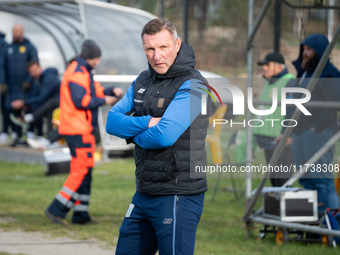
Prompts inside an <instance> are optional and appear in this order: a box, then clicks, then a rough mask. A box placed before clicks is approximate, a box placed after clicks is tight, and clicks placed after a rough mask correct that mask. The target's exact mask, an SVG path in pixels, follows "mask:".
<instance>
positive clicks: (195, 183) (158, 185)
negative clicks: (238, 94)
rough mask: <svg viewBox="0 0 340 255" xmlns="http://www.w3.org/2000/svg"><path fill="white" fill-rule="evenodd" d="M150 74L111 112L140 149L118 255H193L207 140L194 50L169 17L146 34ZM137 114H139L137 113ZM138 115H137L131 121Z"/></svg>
mask: <svg viewBox="0 0 340 255" xmlns="http://www.w3.org/2000/svg"><path fill="white" fill-rule="evenodd" d="M141 36H142V42H143V49H144V52H145V55H146V58H147V60H148V63H149V70H146V71H144V72H142V73H141V74H140V75H139V76H138V77H137V79H136V80H135V81H134V82H133V83H132V85H131V87H130V88H129V89H128V91H127V94H126V95H125V96H124V97H123V98H122V100H121V101H120V102H118V103H117V104H116V105H115V106H114V107H113V108H112V109H111V110H110V112H109V114H108V117H107V124H106V131H107V132H108V133H109V134H111V135H115V136H118V137H121V138H124V139H127V140H128V142H133V143H135V151H134V156H135V164H136V173H135V175H136V193H135V195H134V197H133V198H132V202H131V204H130V206H129V209H128V211H127V213H126V215H125V218H124V221H123V223H122V226H121V228H120V233H119V238H118V243H117V249H116V254H117V255H120V254H155V253H156V251H157V250H159V254H161V255H162V254H175V253H176V254H194V247H195V236H196V228H197V225H198V222H199V220H200V217H201V214H202V211H203V202H204V194H205V192H206V191H207V181H206V177H205V174H204V173H203V174H202V173H198V174H195V172H194V171H193V167H194V166H206V163H207V162H206V151H205V138H206V134H207V127H208V125H209V117H208V116H207V115H202V114H201V113H200V110H201V95H202V94H201V93H203V92H202V91H201V92H200V93H199V94H198V95H197V97H196V96H192V97H191V96H190V95H192V94H191V93H193V94H195V93H194V92H192V91H195V92H198V91H199V89H198V86H199V84H202V83H207V81H206V80H205V79H204V78H203V76H202V75H201V74H200V72H199V71H197V70H196V69H194V66H195V56H194V52H193V50H192V48H191V47H190V46H189V45H187V44H185V43H184V42H182V41H181V39H180V38H178V37H177V32H176V29H175V27H174V26H173V25H172V24H171V23H170V22H169V21H167V20H166V19H163V18H159V19H154V20H151V21H149V22H148V23H147V24H146V25H145V26H144V28H143V31H142V33H141ZM131 112H132V113H131ZM131 115H133V116H131Z"/></svg>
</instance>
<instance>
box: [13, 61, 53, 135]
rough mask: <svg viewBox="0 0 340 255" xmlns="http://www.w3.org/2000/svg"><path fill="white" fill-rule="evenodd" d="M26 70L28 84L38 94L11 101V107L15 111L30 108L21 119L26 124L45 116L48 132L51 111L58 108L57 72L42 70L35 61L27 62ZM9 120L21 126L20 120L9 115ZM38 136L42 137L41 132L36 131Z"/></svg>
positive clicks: (50, 125)
mask: <svg viewBox="0 0 340 255" xmlns="http://www.w3.org/2000/svg"><path fill="white" fill-rule="evenodd" d="M27 69H28V72H29V74H30V76H31V79H30V80H29V82H30V84H34V85H35V86H36V87H37V88H38V89H37V90H38V92H37V93H36V95H34V96H32V97H29V98H27V99H25V100H22V99H17V100H14V101H12V102H11V106H12V108H13V109H15V110H20V109H22V108H23V107H24V106H26V107H30V111H31V112H32V113H28V114H26V115H25V116H24V118H23V121H24V122H26V123H32V122H36V121H39V120H41V118H42V117H43V116H46V117H47V120H48V128H47V131H50V130H51V129H52V124H51V120H52V113H53V110H54V109H56V108H58V107H59V93H60V79H59V76H58V71H57V69H55V68H47V69H45V70H43V69H42V68H41V66H40V65H39V63H38V62H36V61H31V62H29V63H28V65H27ZM11 120H12V121H13V122H14V123H15V124H17V125H22V119H20V118H17V117H15V116H14V114H11ZM38 136H42V130H39V129H38Z"/></svg>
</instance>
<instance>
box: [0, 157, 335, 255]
mask: <svg viewBox="0 0 340 255" xmlns="http://www.w3.org/2000/svg"><path fill="white" fill-rule="evenodd" d="M0 166H1V167H0V168H1V170H0V217H11V218H13V219H14V221H11V222H8V223H0V228H2V229H4V230H14V229H22V230H23V231H41V232H45V233H50V234H52V235H54V236H69V237H73V238H76V239H93V238H96V239H100V240H103V241H105V242H106V243H107V244H108V245H115V244H116V242H117V238H118V232H119V227H120V225H121V223H122V220H123V217H124V215H125V213H126V210H127V208H128V206H129V204H130V202H131V198H132V196H133V194H134V192H135V184H134V162H133V159H132V158H128V159H124V160H123V159H118V160H116V161H114V162H111V163H105V164H102V165H98V166H96V167H95V168H94V172H93V182H92V195H91V206H90V214H91V215H92V217H93V218H94V219H96V220H98V221H100V224H99V225H95V226H74V225H70V226H68V227H67V228H65V227H62V226H58V225H54V224H51V222H50V221H49V220H48V219H47V218H46V216H45V215H44V213H43V211H44V209H45V208H46V207H47V206H48V205H49V203H50V202H51V201H52V199H53V198H54V196H55V195H56V194H57V193H58V191H59V190H60V188H61V187H62V185H63V183H64V181H65V179H66V177H67V175H57V176H51V177H46V176H45V175H44V172H43V167H42V166H40V165H30V164H18V163H8V162H1V161H0ZM220 181H221V182H220V185H219V190H218V192H217V196H216V198H215V201H214V202H211V196H212V191H213V187H214V185H215V182H216V179H214V178H208V183H209V188H210V189H209V191H208V192H207V193H206V200H205V205H204V212H203V215H202V218H201V222H200V224H199V225H198V229H197V238H196V252H195V254H202V255H210V254H218V255H219V254H261V255H265V254H287V255H288V254H289V255H292V254H308V255H313V254H323V255H324V254H334V252H336V251H335V250H334V249H330V248H326V247H322V246H321V245H320V244H307V245H305V244H303V243H288V244H286V245H283V246H277V245H276V244H275V239H274V235H273V234H268V235H267V237H266V238H265V239H264V240H263V241H255V236H256V235H257V234H258V231H259V228H260V227H261V225H256V226H255V227H256V229H255V230H253V231H252V232H251V236H250V237H249V238H247V237H246V231H245V229H244V224H243V222H242V220H241V218H242V215H243V213H244V199H241V201H236V200H235V198H234V195H233V193H230V192H225V191H223V190H222V188H223V187H226V186H231V180H230V179H229V178H222V179H221V180H220ZM258 181H259V180H257V179H253V186H254V187H255V186H256V185H257V184H258ZM236 183H237V185H238V187H242V185H243V183H244V181H243V179H236ZM260 204H261V202H260V201H259V202H258V205H257V207H259V206H260ZM70 216H71V215H68V218H67V220H68V221H69V222H70ZM337 249H339V248H337ZM0 254H1V255H3V254H6V253H0Z"/></svg>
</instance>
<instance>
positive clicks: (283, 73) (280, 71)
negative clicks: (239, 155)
mask: <svg viewBox="0 0 340 255" xmlns="http://www.w3.org/2000/svg"><path fill="white" fill-rule="evenodd" d="M257 63H258V65H260V66H262V69H263V77H264V78H265V79H266V83H265V85H264V87H263V89H262V91H261V95H260V98H259V100H261V101H272V100H273V88H277V96H278V98H281V88H284V87H286V86H287V84H288V83H289V82H291V81H293V79H294V78H295V77H294V75H292V74H291V73H288V70H287V68H286V66H285V61H284V58H283V56H282V55H281V54H280V53H279V52H271V53H268V54H267V55H266V57H265V59H264V60H262V61H259V62H257ZM260 108H263V109H269V108H270V106H264V105H261V106H260ZM261 117H262V118H263V117H264V116H257V118H258V119H261ZM265 119H275V120H278V121H275V122H273V123H272V122H269V121H264V125H263V126H261V127H254V128H253V134H254V135H255V137H256V141H257V143H258V145H259V146H260V147H261V148H262V149H264V152H265V157H266V161H267V164H268V163H269V161H270V159H271V157H272V156H273V153H274V151H275V148H276V142H275V139H276V137H278V136H279V135H280V134H281V129H282V126H281V121H282V120H283V119H284V116H282V115H281V107H280V106H278V107H277V108H276V110H275V111H274V112H273V113H272V114H270V115H266V116H265ZM290 145H291V138H290V139H289V140H288V142H287V144H286V146H285V148H284V149H283V151H282V153H281V155H280V157H279V159H278V160H277V162H276V165H278V166H280V165H282V166H288V168H289V167H290V166H291V165H292V164H294V160H293V154H292V150H291V146H290ZM290 175H291V173H289V172H287V173H285V172H282V173H281V172H277V173H276V172H274V173H272V174H271V178H270V180H271V183H272V186H273V187H281V186H282V185H283V184H284V183H285V182H286V181H287V180H288V179H289V177H290Z"/></svg>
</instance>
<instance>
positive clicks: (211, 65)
mask: <svg viewBox="0 0 340 255" xmlns="http://www.w3.org/2000/svg"><path fill="white" fill-rule="evenodd" d="M107 1H108V2H112V3H116V4H119V5H124V6H130V7H134V8H139V9H143V10H145V11H147V12H150V13H152V14H154V15H156V16H159V17H161V16H164V17H165V18H167V19H168V20H170V21H171V22H172V23H173V24H174V25H175V26H176V28H177V30H178V33H179V35H180V36H181V37H182V38H183V16H184V3H185V1H183V0H114V1H113V0H112V1H110V0H107ZM315 1H316V0H288V2H289V3H291V4H295V5H313V4H315ZM317 1H319V2H320V1H321V2H322V3H323V4H324V5H326V4H329V3H328V2H329V0H317ZM264 2H265V0H255V1H254V19H255V18H256V17H257V15H258V13H259V11H260V10H261V7H262V5H263V4H264ZM275 2H276V0H272V4H271V6H270V7H269V10H268V12H267V14H266V16H265V18H264V20H263V21H262V23H261V26H260V29H259V31H258V32H257V34H256V36H255V40H254V44H253V47H254V62H255V63H256V62H257V61H258V60H259V59H261V58H263V57H264V56H265V55H266V53H267V52H269V51H273V49H274V29H275V28H274V18H275V13H274V7H275ZM335 5H340V1H339V0H335ZM162 6H163V9H162ZM188 8H189V9H188V18H189V22H188V43H189V44H190V45H191V46H192V47H193V49H194V50H195V54H196V67H197V68H198V69H202V70H207V71H211V72H215V73H218V74H221V75H223V76H225V77H233V78H234V77H238V78H242V77H246V64H247V51H246V49H245V48H244V46H243V45H244V42H245V41H246V39H247V34H248V0H239V1H235V0H188ZM339 15H340V10H339V9H336V10H334V28H333V30H335V29H336V27H337V25H338V21H339ZM281 16H282V19H281V39H280V52H281V53H282V54H283V55H284V57H285V59H286V64H287V67H288V69H289V71H290V72H292V73H293V74H294V72H295V70H294V68H293V67H292V65H291V61H292V60H295V59H296V58H297V56H298V48H299V44H300V42H301V41H302V40H303V39H304V38H305V37H306V36H307V35H309V34H311V33H322V34H325V35H327V26H328V24H327V20H328V11H327V10H326V9H294V8H291V7H289V6H287V5H286V4H281ZM337 48H338V47H337ZM339 56H340V52H338V50H337V49H335V50H333V53H332V62H333V63H334V64H335V65H336V66H338V67H339V66H340V58H339ZM254 77H261V69H260V68H259V67H257V66H255V69H254Z"/></svg>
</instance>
